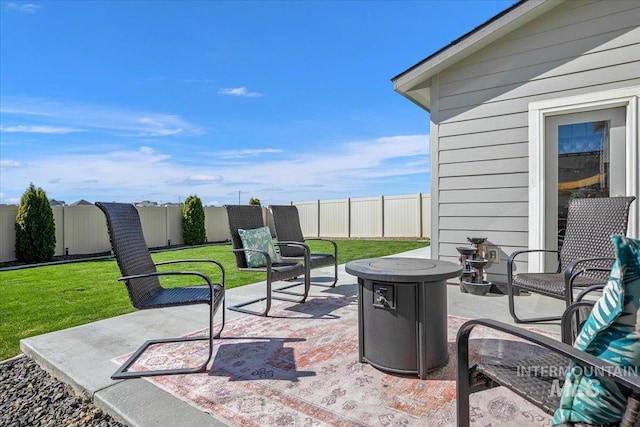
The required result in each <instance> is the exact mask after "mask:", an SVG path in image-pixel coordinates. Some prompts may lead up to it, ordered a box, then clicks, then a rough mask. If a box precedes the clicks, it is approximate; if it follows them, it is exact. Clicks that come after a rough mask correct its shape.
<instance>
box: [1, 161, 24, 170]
mask: <svg viewBox="0 0 640 427" xmlns="http://www.w3.org/2000/svg"><path fill="white" fill-rule="evenodd" d="M25 166H27V164H26V163H24V162H18V161H16V160H0V168H1V169H13V168H23V167H25Z"/></svg>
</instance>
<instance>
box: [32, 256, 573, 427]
mask: <svg viewBox="0 0 640 427" xmlns="http://www.w3.org/2000/svg"><path fill="white" fill-rule="evenodd" d="M430 255H431V253H430V248H422V249H418V250H415V251H410V252H405V253H402V254H398V255H396V256H410V257H420V258H430ZM330 274H331V271H330V269H328V270H326V275H330ZM324 275H325V271H324V270H323V269H317V270H313V272H312V278H313V277H318V276H324ZM264 289H265V286H264V283H256V284H252V285H248V286H243V287H240V288H235V289H230V290H228V291H227V297H226V298H227V305H233V304H237V303H239V302H242V301H246V300H249V299H252V298H254V297H255V295H257V294H263V293H264ZM311 294H324V295H336V296H342V295H345V296H352V295H356V294H357V279H356V278H355V277H354V276H351V275H349V274H347V273H346V272H345V270H344V265H341V266H340V267H339V280H338V284H337V285H336V287H335V288H324V287H317V286H312V289H311ZM447 297H448V313H449V314H450V315H455V316H461V317H469V318H478V317H490V318H493V319H497V320H502V321H505V322H508V323H513V322H512V320H511V317H510V316H509V313H508V308H507V298H506V296H504V295H498V294H488V295H487V296H474V295H470V294H466V293H461V292H460V291H459V289H458V286H457V285H454V284H451V285H449V286H447ZM518 300H519V301H518V302H520V304H519V305H518V310H519V311H522V313H523V315H535V314H539V312H551V311H561V310H562V308H563V302H562V301H559V300H550V299H549V298H540V297H539V296H534V295H528V296H523V297H521V298H518ZM522 300H526V301H522ZM207 310H208V309H207V307H205V306H202V305H197V306H188V307H174V308H170V309H156V310H145V311H136V312H133V313H130V314H127V315H123V316H118V317H114V318H111V319H106V320H102V321H99V322H94V323H90V324H87V325H83V326H78V327H75V328H70V329H66V330H62V331H58V332H53V333H49V334H45V335H40V336H35V337H31V338H28V339H24V340H22V341H21V343H20V347H21V349H22V351H23V352H24V353H25V354H26V355H28V356H29V357H31V358H33V359H35V360H36V361H37V362H38V363H39V364H40V365H41V366H42V367H43V368H44V369H45V370H47V371H49V372H51V373H52V374H53V375H55V376H56V377H57V378H58V379H60V380H62V381H64V382H66V383H68V384H70V385H71V386H73V388H74V389H75V390H76V391H78V392H80V393H82V394H84V395H85V396H87V397H89V398H90V399H92V401H93V402H94V404H95V405H96V406H98V407H100V408H101V409H103V410H104V411H106V412H107V413H109V414H110V415H112V416H113V417H114V418H116V419H117V420H119V421H122V422H124V423H126V424H128V425H130V426H153V425H163V426H164V425H180V426H191V425H193V426H224V425H226V424H224V423H223V422H221V421H218V420H216V419H215V418H214V417H212V416H211V415H209V414H208V413H205V412H202V411H200V410H198V409H196V408H194V407H193V406H191V405H189V404H187V403H185V402H183V401H182V400H179V399H178V398H176V397H174V396H172V395H170V394H169V393H167V392H165V391H163V390H161V389H160V388H158V387H156V386H155V385H153V384H151V383H150V382H148V381H146V380H143V379H130V380H124V381H122V380H121V381H114V380H111V378H110V376H111V374H113V372H114V371H115V369H116V368H117V365H115V364H114V363H113V362H111V360H112V359H113V358H115V357H117V356H121V355H123V354H125V353H128V352H131V351H133V350H135V349H136V348H138V347H139V346H140V345H141V344H142V342H144V341H145V340H146V339H151V338H161V337H170V336H174V337H175V336H180V335H184V334H187V333H189V332H193V331H194V330H197V329H200V328H203V327H206V323H207V320H206V319H207ZM226 315H227V320H230V319H233V318H235V317H238V316H242V315H243V314H241V313H238V312H235V311H229V310H227V312H226ZM536 326H537V327H542V328H548V329H550V330H554V331H559V327H558V326H557V325H554V324H551V325H536ZM223 334H224V332H223Z"/></svg>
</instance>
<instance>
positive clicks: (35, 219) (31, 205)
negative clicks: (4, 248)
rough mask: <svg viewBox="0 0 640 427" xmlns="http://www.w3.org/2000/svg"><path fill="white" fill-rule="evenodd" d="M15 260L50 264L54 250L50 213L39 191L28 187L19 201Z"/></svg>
mask: <svg viewBox="0 0 640 427" xmlns="http://www.w3.org/2000/svg"><path fill="white" fill-rule="evenodd" d="M15 230H16V247H15V249H16V258H18V260H20V261H25V262H43V261H50V260H51V259H52V258H53V255H54V253H55V250H56V224H55V221H54V220H53V210H52V209H51V205H50V204H49V199H47V194H46V193H45V192H44V190H43V189H42V188H37V189H36V187H35V186H34V185H33V183H31V184H30V185H29V188H28V189H27V191H25V192H24V194H23V195H22V198H21V199H20V206H19V207H18V215H17V216H16V224H15Z"/></svg>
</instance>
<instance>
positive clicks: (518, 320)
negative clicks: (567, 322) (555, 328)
mask: <svg viewBox="0 0 640 427" xmlns="http://www.w3.org/2000/svg"><path fill="white" fill-rule="evenodd" d="M507 297H508V299H509V313H510V314H511V317H513V321H514V322H515V323H538V322H553V321H557V320H561V319H562V316H550V317H535V318H528V319H521V318H519V317H518V316H517V315H516V304H515V298H514V286H513V284H512V283H511V280H510V278H509V281H508V283H507Z"/></svg>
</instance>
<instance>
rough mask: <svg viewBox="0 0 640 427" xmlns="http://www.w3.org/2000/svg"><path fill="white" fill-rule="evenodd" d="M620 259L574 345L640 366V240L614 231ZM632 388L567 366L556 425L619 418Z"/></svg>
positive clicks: (618, 362) (607, 358) (620, 362)
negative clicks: (618, 234) (639, 311)
mask: <svg viewBox="0 0 640 427" xmlns="http://www.w3.org/2000/svg"><path fill="white" fill-rule="evenodd" d="M611 240H612V241H613V244H614V246H615V250H616V262H615V263H614V265H613V269H612V271H611V276H610V277H609V280H608V282H607V285H606V286H605V288H604V290H603V293H602V296H601V297H600V298H599V299H598V301H597V302H596V304H595V306H594V307H593V311H592V312H591V314H590V315H589V318H588V319H587V321H586V322H585V324H584V326H583V328H582V331H580V334H579V335H578V338H577V339H576V342H575V347H576V348H578V349H580V350H583V351H586V352H588V353H591V354H593V355H595V356H597V357H599V358H600V359H602V360H605V361H607V362H609V363H611V364H614V365H617V366H620V367H621V368H622V372H624V369H625V368H626V369H628V370H629V371H630V372H635V371H636V369H637V367H638V366H639V365H640V322H639V319H638V308H639V307H640V240H635V239H630V238H628V237H623V236H613V237H611ZM629 394H630V391H629V390H628V389H626V388H624V387H620V386H618V385H617V384H616V383H615V382H614V381H613V380H611V379H608V378H604V377H600V376H597V375H595V372H591V370H589V369H581V368H580V367H573V368H572V369H569V370H568V371H567V375H566V378H565V385H564V388H563V389H562V396H561V399H560V408H558V409H557V410H556V412H555V414H554V415H553V420H552V422H551V424H552V425H557V424H561V423H564V422H567V423H568V422H583V423H589V424H607V423H617V422H619V421H620V420H621V418H622V415H623V413H624V408H625V404H626V400H627V397H628V396H629Z"/></svg>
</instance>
